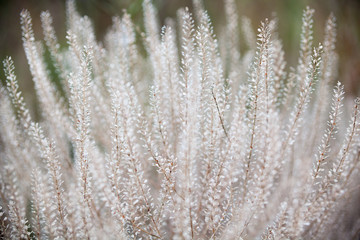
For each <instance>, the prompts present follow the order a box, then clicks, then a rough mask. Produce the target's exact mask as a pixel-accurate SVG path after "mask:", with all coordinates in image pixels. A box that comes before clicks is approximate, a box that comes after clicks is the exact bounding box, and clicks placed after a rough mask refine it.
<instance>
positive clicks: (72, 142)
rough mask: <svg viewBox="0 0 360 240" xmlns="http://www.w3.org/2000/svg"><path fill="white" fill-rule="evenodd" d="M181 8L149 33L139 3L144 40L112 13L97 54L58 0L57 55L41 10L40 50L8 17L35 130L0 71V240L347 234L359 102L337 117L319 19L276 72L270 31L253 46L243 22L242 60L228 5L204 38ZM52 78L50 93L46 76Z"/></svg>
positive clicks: (354, 189)
mask: <svg viewBox="0 0 360 240" xmlns="http://www.w3.org/2000/svg"><path fill="white" fill-rule="evenodd" d="M194 3H195V10H194V12H195V20H196V21H195V20H194V18H193V16H192V14H191V13H190V12H189V10H188V9H181V10H179V12H178V16H179V18H178V21H177V22H178V24H177V25H175V23H174V22H172V21H170V22H169V24H168V25H167V26H164V27H163V28H161V31H160V28H159V26H158V23H157V20H156V11H155V9H154V7H153V6H152V5H151V3H150V2H149V0H145V1H144V4H143V7H144V25H145V33H139V32H138V31H135V29H138V28H136V26H134V25H133V24H132V22H131V18H130V16H129V15H128V14H127V13H124V14H123V16H122V17H121V18H119V17H114V18H113V26H112V27H111V29H110V30H109V31H108V33H107V35H106V37H105V39H104V42H103V43H99V42H97V41H96V37H95V35H94V31H93V27H92V24H91V21H90V20H89V19H88V18H87V17H86V16H85V17H81V16H80V15H79V14H78V13H77V12H76V10H75V7H74V2H73V1H69V2H68V4H67V26H68V31H67V41H68V44H67V46H65V47H64V48H63V47H60V46H59V44H58V42H57V38H56V35H55V32H54V29H53V27H52V19H51V16H50V14H49V13H48V12H44V13H42V15H41V20H42V27H43V31H44V40H45V41H44V43H45V45H43V43H42V42H37V41H36V40H35V36H34V33H33V30H32V23H31V17H30V14H29V12H28V11H26V10H24V11H23V12H22V13H21V23H22V32H23V44H24V49H25V52H26V56H27V60H28V63H29V67H30V71H31V74H32V77H33V81H34V83H35V90H36V94H37V98H38V101H39V105H40V108H41V116H42V119H41V121H40V122H39V123H37V122H35V121H34V120H33V119H32V116H31V115H30V113H29V111H28V110H27V107H26V105H25V102H24V99H23V97H22V96H21V92H20V90H19V87H18V83H17V79H16V76H15V70H14V64H13V61H12V60H11V58H7V59H5V61H4V69H5V73H6V78H7V81H6V88H5V87H1V92H0V93H1V94H0V100H1V105H0V109H1V110H0V111H1V116H0V133H1V135H0V136H1V142H2V147H1V159H0V162H1V166H2V168H1V169H0V172H1V175H0V193H1V195H0V196H1V199H0V222H1V235H2V237H4V238H12V239H19V238H21V239H26V238H27V239H55V238H56V239H90V238H91V239H104V238H107V239H140V238H142V239H242V238H244V239H254V238H259V239H260V238H261V239H284V238H286V239H298V238H301V239H328V238H334V239H335V238H337V239H350V238H352V237H355V236H356V234H358V233H359V226H360V221H359V220H358V219H359V218H358V215H356V214H354V213H352V212H354V210H358V209H357V208H356V204H357V202H356V199H357V197H358V196H359V191H358V180H359V179H358V170H359V164H358V162H359V156H360V152H359V147H360V141H359V140H360V138H359V134H360V132H359V131H360V120H359V104H360V101H359V100H357V101H355V104H353V107H352V110H351V113H350V114H342V112H343V111H344V110H343V108H344V107H343V100H344V92H343V86H342V84H341V83H340V82H338V83H337V84H334V81H335V80H336V64H337V55H336V53H335V39H336V27H335V18H334V16H332V15H330V17H329V19H328V21H327V23H326V27H325V37H324V41H323V43H322V44H319V45H318V46H316V47H313V38H312V25H313V22H312V16H313V14H314V10H312V9H310V8H307V9H305V10H304V14H303V25H302V33H301V37H300V38H301V45H300V55H299V60H298V64H297V66H296V67H294V68H288V67H287V66H286V62H285V59H284V51H283V49H282V44H281V41H280V40H279V38H278V35H277V34H276V26H277V19H272V20H265V21H264V22H262V23H261V24H260V27H259V29H258V32H257V34H255V33H254V32H253V31H252V29H251V27H250V23H249V20H247V19H245V18H244V19H243V21H242V24H241V29H242V30H243V34H244V39H245V42H246V43H247V47H246V48H247V49H248V50H247V51H246V52H243V53H241V54H240V51H239V29H240V26H239V19H238V16H237V14H236V12H235V7H234V0H227V1H226V5H225V10H226V17H227V22H226V25H225V26H224V29H223V32H222V33H223V34H222V35H221V36H220V41H219V42H218V41H217V39H216V37H215V35H214V33H213V29H212V26H211V21H210V19H209V16H208V15H207V13H206V11H204V10H203V7H202V5H201V2H200V1H194ZM176 26H178V28H179V31H176V30H175V29H176V28H177V27H176ZM176 33H177V35H176ZM256 38H257V41H256V40H255V39H256ZM139 39H140V40H141V43H142V46H141V45H140V44H139V43H138V42H139ZM255 41H256V42H255ZM142 47H144V48H145V50H146V53H145V54H142V53H141V51H140V50H139V49H141V48H142ZM46 54H50V56H51V62H46V61H45V55H46ZM145 55H146V56H145ZM54 67H55V69H56V71H57V72H56V76H57V78H59V79H60V80H61V85H60V86H56V84H54V81H53V80H52V79H51V75H50V73H49V70H48V69H50V68H54ZM333 85H335V88H334V89H333V90H331V88H332V87H331V86H333ZM342 115H346V116H345V117H342ZM347 115H351V117H349V119H347ZM346 125H348V126H346ZM341 139H342V140H341ZM30 189H31V190H30ZM356 219H357V221H356Z"/></svg>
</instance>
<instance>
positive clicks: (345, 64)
mask: <svg viewBox="0 0 360 240" xmlns="http://www.w3.org/2000/svg"><path fill="white" fill-rule="evenodd" d="M153 3H154V5H155V6H156V8H157V9H158V12H159V20H160V23H161V24H163V23H164V22H165V21H166V18H168V17H170V18H175V17H176V11H177V9H179V8H180V7H185V6H188V7H189V8H190V9H192V2H191V0H153ZM76 5H77V9H78V11H79V12H80V13H81V14H82V15H88V16H89V17H90V18H91V19H92V20H93V23H94V26H95V31H96V35H97V38H98V40H99V41H101V40H102V38H103V36H104V34H105V33H106V31H107V29H108V28H109V26H110V25H111V18H112V16H115V15H121V13H122V11H123V9H125V10H126V11H128V12H129V13H130V14H131V16H132V19H133V21H134V22H135V24H137V25H138V26H139V27H140V29H141V28H142V26H143V23H142V0H76ZM204 5H205V8H206V9H207V10H208V12H209V15H210V17H211V19H212V21H213V25H214V28H215V32H216V33H219V32H220V31H219V29H220V28H221V27H222V26H224V25H223V24H224V22H225V19H224V6H223V5H224V3H223V0H204ZM236 5H237V8H238V9H237V10H238V13H239V15H240V16H247V17H248V18H250V19H251V21H252V25H253V27H254V29H256V28H257V26H258V25H259V23H260V21H262V20H264V19H265V18H267V17H268V18H269V17H271V16H273V15H274V13H276V16H277V17H278V18H279V26H278V30H279V35H280V38H281V39H282V40H283V44H284V48H285V52H286V54H287V55H286V58H287V61H288V63H289V65H290V66H291V65H294V64H296V61H297V58H298V49H299V36H300V31H301V18H302V11H303V9H305V7H306V6H307V5H309V6H310V7H312V8H314V9H315V17H314V18H315V21H314V43H315V44H317V42H319V41H322V40H323V33H324V25H325V21H326V19H327V17H328V16H329V14H330V13H331V12H333V13H334V14H335V16H336V18H337V24H338V37H337V45H336V46H337V52H338V54H339V63H340V64H339V79H338V80H340V81H341V82H343V83H344V84H345V90H346V93H347V94H348V95H352V96H360V1H359V0H238V1H236ZM24 8H25V9H28V10H29V11H30V13H31V15H32V18H33V25H34V31H35V34H36V37H37V39H38V40H40V39H42V38H43V35H42V29H41V22H40V13H41V12H42V11H44V10H49V11H50V13H51V14H52V16H53V18H54V26H55V29H56V31H57V36H58V39H59V42H60V44H63V45H65V44H66V41H65V32H66V29H65V28H66V25H65V1H64V0H0V26H1V28H0V29H1V31H0V59H1V60H3V59H4V58H5V57H6V56H9V55H10V56H12V57H13V59H14V62H15V67H16V74H17V76H18V79H19V82H20V88H21V90H22V91H23V92H24V96H25V100H26V101H27V102H28V105H29V107H30V109H32V110H33V111H34V109H36V107H34V106H36V105H37V104H36V97H35V94H34V91H33V83H32V80H31V75H30V72H29V69H28V65H27V62H26V58H25V53H24V50H23V48H22V41H21V29H20V19H19V14H20V11H21V10H22V9H24ZM0 69H1V70H0V79H1V82H2V83H4V79H5V77H4V72H3V70H2V68H0ZM35 112H36V110H35ZM35 115H37V114H35Z"/></svg>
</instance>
